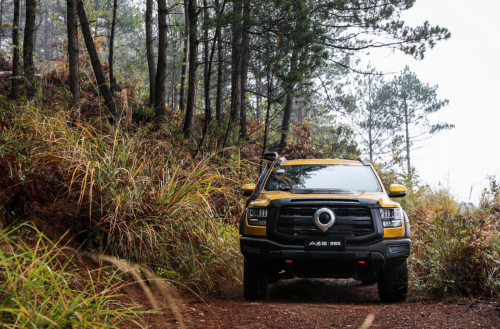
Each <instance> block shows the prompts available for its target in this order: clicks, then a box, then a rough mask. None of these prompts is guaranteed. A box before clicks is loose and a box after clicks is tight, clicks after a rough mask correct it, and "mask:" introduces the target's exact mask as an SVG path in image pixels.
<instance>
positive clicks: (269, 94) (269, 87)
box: [260, 70, 273, 172]
mask: <svg viewBox="0 0 500 329" xmlns="http://www.w3.org/2000/svg"><path fill="white" fill-rule="evenodd" d="M271 77H272V76H271V73H270V71H269V70H267V109H266V118H265V120H264V143H263V145H262V156H264V153H266V149H267V132H268V130H269V129H268V126H269V114H270V112H271V99H272V86H273V81H272V78H271ZM262 162H263V160H260V172H262Z"/></svg>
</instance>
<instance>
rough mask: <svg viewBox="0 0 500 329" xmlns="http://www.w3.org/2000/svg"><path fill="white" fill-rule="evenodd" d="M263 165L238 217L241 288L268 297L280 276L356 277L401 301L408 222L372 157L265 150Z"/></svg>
mask: <svg viewBox="0 0 500 329" xmlns="http://www.w3.org/2000/svg"><path fill="white" fill-rule="evenodd" d="M264 159H265V160H267V165H266V167H265V168H264V170H263V172H262V175H261V176H260V178H259V180H258V181H257V183H256V184H247V185H245V186H243V195H245V196H248V197H249V198H248V200H247V202H246V208H245V211H244V212H243V215H242V216H241V220H240V228H239V229H240V234H241V238H240V246H241V252H242V254H243V256H244V258H245V259H244V294H245V298H246V299H247V300H265V299H266V298H267V295H268V284H269V283H273V282H276V281H278V280H280V279H281V278H295V277H298V278H354V279H356V280H360V281H362V282H363V283H375V282H377V283H378V292H379V296H380V299H381V300H382V301H384V302H398V301H402V300H404V299H405V298H406V295H407V291H408V262H407V258H408V256H409V255H410V247H411V241H410V225H409V222H408V217H407V215H406V213H405V212H404V211H403V209H401V206H400V205H399V204H398V203H397V202H394V201H393V200H392V198H398V197H404V196H405V195H406V189H405V187H404V186H401V185H397V184H393V185H391V186H390V190H389V193H387V192H386V190H385V189H384V186H383V184H382V182H381V180H380V178H379V177H378V175H377V173H376V172H375V170H374V169H373V167H372V166H371V165H370V163H368V162H366V161H363V160H358V161H354V160H324V159H307V160H289V161H287V160H286V159H284V158H279V157H278V154H276V153H266V154H264Z"/></svg>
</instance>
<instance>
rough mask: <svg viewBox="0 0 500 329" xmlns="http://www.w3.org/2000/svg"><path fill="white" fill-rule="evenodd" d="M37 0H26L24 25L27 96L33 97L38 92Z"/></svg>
mask: <svg viewBox="0 0 500 329" xmlns="http://www.w3.org/2000/svg"><path fill="white" fill-rule="evenodd" d="M35 11H36V0H26V24H25V26H24V43H23V62H24V77H25V79H26V91H27V93H26V96H27V98H28V99H32V98H33V97H34V96H35V92H36V81H35V64H34V62H33V51H34V37H35V18H36V15H35Z"/></svg>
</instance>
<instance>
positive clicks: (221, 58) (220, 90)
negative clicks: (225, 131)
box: [215, 0, 224, 123]
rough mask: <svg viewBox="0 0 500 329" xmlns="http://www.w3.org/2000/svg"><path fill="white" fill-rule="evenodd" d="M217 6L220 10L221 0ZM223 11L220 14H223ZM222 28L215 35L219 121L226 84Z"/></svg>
mask: <svg viewBox="0 0 500 329" xmlns="http://www.w3.org/2000/svg"><path fill="white" fill-rule="evenodd" d="M215 8H216V9H217V10H219V0H215ZM223 14H224V13H223V11H222V10H221V11H220V12H219V15H223ZM221 30H222V29H221V28H220V27H219V28H218V29H217V31H216V34H215V37H216V38H217V58H218V61H219V64H218V66H217V98H216V100H215V118H216V120H217V123H221V121H222V101H223V99H222V97H223V84H224V50H223V48H222V47H223V44H222V31H221Z"/></svg>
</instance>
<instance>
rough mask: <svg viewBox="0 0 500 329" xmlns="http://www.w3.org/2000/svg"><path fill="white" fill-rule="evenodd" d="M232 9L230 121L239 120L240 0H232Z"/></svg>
mask: <svg viewBox="0 0 500 329" xmlns="http://www.w3.org/2000/svg"><path fill="white" fill-rule="evenodd" d="M233 10H234V13H235V17H234V19H233V45H232V46H233V49H232V70H233V72H232V75H231V116H230V122H229V123H232V122H237V123H238V124H239V121H240V113H241V79H240V61H241V10H242V3H241V0H236V1H234V5H233Z"/></svg>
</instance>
